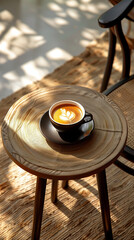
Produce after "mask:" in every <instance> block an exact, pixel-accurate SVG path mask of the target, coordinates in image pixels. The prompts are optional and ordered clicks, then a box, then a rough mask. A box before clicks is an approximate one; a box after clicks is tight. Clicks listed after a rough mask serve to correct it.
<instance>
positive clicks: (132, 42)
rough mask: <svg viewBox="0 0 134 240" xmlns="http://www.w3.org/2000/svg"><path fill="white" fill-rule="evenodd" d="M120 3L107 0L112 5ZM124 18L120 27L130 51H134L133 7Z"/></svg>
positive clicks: (116, 0) (117, 0)
mask: <svg viewBox="0 0 134 240" xmlns="http://www.w3.org/2000/svg"><path fill="white" fill-rule="evenodd" d="M120 1H121V0H109V2H111V3H112V4H113V5H116V4H118V3H119V2H120ZM125 18H126V19H125V22H124V23H123V25H124V26H123V25H122V27H123V30H124V32H125V37H126V40H127V42H128V45H129V47H130V49H134V7H133V8H132V9H131V10H130V12H129V13H128V14H127V15H126V17H125Z"/></svg>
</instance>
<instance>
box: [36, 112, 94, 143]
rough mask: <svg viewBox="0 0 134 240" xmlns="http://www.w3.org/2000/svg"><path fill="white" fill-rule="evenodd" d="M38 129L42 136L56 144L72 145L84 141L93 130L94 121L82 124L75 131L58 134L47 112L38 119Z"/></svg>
mask: <svg viewBox="0 0 134 240" xmlns="http://www.w3.org/2000/svg"><path fill="white" fill-rule="evenodd" d="M40 129H41V132H42V134H43V136H44V137H45V138H46V139H47V140H49V141H51V142H53V143H57V144H73V143H78V142H80V141H81V140H84V139H86V138H87V137H88V136H89V135H90V134H91V133H92V131H93V129H94V120H92V121H90V122H88V123H84V124H82V125H81V126H80V127H79V128H78V129H77V130H74V131H72V130H71V131H70V132H69V131H68V132H66V133H65V132H58V131H57V130H56V128H55V127H54V126H53V125H52V123H51V122H50V120H49V114H48V111H47V112H45V113H44V115H43V116H42V117H41V119H40Z"/></svg>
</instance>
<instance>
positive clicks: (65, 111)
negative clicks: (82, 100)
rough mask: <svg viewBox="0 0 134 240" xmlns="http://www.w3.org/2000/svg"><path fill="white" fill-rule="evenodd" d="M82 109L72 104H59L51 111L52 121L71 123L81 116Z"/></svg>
mask: <svg viewBox="0 0 134 240" xmlns="http://www.w3.org/2000/svg"><path fill="white" fill-rule="evenodd" d="M82 115H83V113H82V110H81V109H80V108H79V107H78V106H76V105H73V104H61V105H59V106H57V107H55V108H54V110H53V111H52V118H53V119H54V121H56V122H58V123H61V124H72V123H75V122H78V121H79V120H81V118H82Z"/></svg>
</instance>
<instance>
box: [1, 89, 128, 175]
mask: <svg viewBox="0 0 134 240" xmlns="http://www.w3.org/2000/svg"><path fill="white" fill-rule="evenodd" d="M62 99H70V100H75V101H78V102H79V103H81V104H82V105H83V106H84V108H85V109H86V111H87V112H91V113H92V114H93V118H94V122H95V129H94V131H93V133H92V134H91V136H90V137H89V138H88V139H86V140H85V141H82V142H80V143H77V144H71V145H60V144H55V143H52V142H50V141H47V139H46V138H45V137H44V136H43V135H42V133H41V131H40V126H39V122H40V118H41V117H42V115H43V114H44V112H46V111H47V110H48V109H49V108H50V106H51V105H52V104H53V103H54V102H56V101H59V100H62ZM126 138H127V123H126V119H125V117H124V115H123V113H122V112H121V110H120V108H119V107H118V106H117V105H116V104H115V103H114V102H112V101H111V100H109V99H108V98H107V97H106V96H104V95H102V94H101V93H98V92H96V91H94V90H91V89H87V88H83V87H79V86H69V85H67V86H59V87H55V88H51V89H50V90H48V89H47V90H46V89H40V90H37V91H34V92H32V93H29V94H27V95H25V96H24V97H22V98H20V99H19V100H18V101H17V102H16V103H14V104H13V105H12V107H11V108H10V109H9V111H8V113H7V114H6V116H5V119H4V122H3V125H2V139H3V144H4V147H5V149H6V151H7V153H8V155H9V156H10V158H11V159H12V160H13V161H14V162H15V163H16V164H18V165H19V166H20V167H22V168H23V169H25V170H26V171H28V172H30V173H32V174H35V175H37V176H39V177H42V178H51V179H76V178H81V177H86V176H89V175H91V174H94V173H98V172H99V171H101V170H103V169H105V168H106V167H108V166H109V165H110V164H112V163H113V162H114V161H115V159H116V158H117V157H118V156H119V154H120V152H121V151H122V149H123V147H124V145H125V142H126Z"/></svg>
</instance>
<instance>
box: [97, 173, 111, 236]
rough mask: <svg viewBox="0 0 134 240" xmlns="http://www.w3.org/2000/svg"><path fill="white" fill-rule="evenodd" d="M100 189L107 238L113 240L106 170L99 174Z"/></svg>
mask: <svg viewBox="0 0 134 240" xmlns="http://www.w3.org/2000/svg"><path fill="white" fill-rule="evenodd" d="M97 183H98V191H99V198H100V205H101V213H102V220H103V226H104V232H105V239H106V240H113V235H112V227H111V219H110V207H109V200H108V190H107V181H106V172H105V170H103V171H101V172H99V173H98V174H97Z"/></svg>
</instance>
